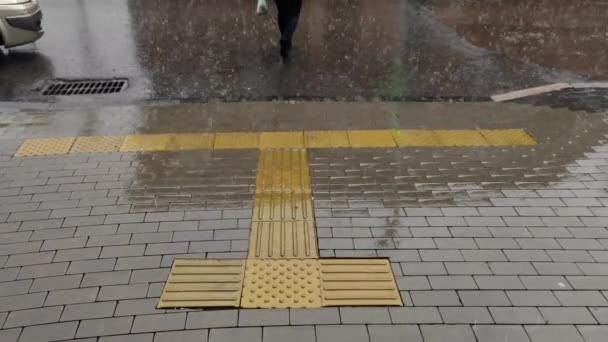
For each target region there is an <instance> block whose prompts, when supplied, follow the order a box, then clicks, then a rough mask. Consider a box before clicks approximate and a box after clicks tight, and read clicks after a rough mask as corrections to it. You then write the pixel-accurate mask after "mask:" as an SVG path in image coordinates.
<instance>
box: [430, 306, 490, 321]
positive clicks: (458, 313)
mask: <svg viewBox="0 0 608 342" xmlns="http://www.w3.org/2000/svg"><path fill="white" fill-rule="evenodd" d="M439 312H440V313H441V317H442V318H443V322H444V323H447V324H462V323H468V324H489V323H494V320H492V317H491V316H490V313H489V312H488V309H486V308H473V307H463V308H461V307H443V308H439Z"/></svg>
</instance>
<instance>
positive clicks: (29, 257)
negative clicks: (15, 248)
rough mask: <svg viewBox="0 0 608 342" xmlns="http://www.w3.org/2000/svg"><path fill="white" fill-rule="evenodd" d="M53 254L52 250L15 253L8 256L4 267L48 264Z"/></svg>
mask: <svg viewBox="0 0 608 342" xmlns="http://www.w3.org/2000/svg"><path fill="white" fill-rule="evenodd" d="M54 256H55V252H54V251H49V252H40V253H26V254H15V255H11V256H9V257H8V261H7V262H6V263H5V264H4V267H15V266H28V265H37V264H49V263H50V262H51V260H53V257H54Z"/></svg>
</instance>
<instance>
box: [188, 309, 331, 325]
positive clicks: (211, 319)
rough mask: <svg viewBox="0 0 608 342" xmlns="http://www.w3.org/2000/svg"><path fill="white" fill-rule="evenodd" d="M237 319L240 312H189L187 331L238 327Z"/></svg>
mask: <svg viewBox="0 0 608 342" xmlns="http://www.w3.org/2000/svg"><path fill="white" fill-rule="evenodd" d="M336 312H337V310H336ZM292 318H293V317H292ZM237 319H238V310H219V311H200V312H188V319H187V321H186V329H207V328H230V327H236V326H237ZM338 319H339V318H338ZM292 324H293V323H292ZM311 324H312V323H311Z"/></svg>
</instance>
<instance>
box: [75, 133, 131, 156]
mask: <svg viewBox="0 0 608 342" xmlns="http://www.w3.org/2000/svg"><path fill="white" fill-rule="evenodd" d="M124 140H125V137H123V136H109V135H108V136H97V137H78V138H77V139H76V141H75V142H74V146H72V149H71V150H70V153H102V152H118V149H119V148H120V146H122V143H123V141H124Z"/></svg>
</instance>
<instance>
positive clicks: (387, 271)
mask: <svg viewBox="0 0 608 342" xmlns="http://www.w3.org/2000/svg"><path fill="white" fill-rule="evenodd" d="M319 263H320V265H321V269H320V271H321V294H322V296H323V306H380V305H387V306H403V302H402V301H401V295H400V294H399V290H398V288H397V284H396V282H395V277H394V275H393V271H392V269H391V264H390V262H389V261H388V260H385V259H321V260H320V261H319Z"/></svg>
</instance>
